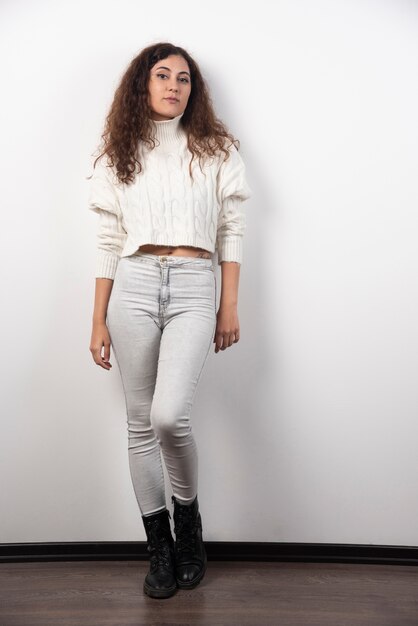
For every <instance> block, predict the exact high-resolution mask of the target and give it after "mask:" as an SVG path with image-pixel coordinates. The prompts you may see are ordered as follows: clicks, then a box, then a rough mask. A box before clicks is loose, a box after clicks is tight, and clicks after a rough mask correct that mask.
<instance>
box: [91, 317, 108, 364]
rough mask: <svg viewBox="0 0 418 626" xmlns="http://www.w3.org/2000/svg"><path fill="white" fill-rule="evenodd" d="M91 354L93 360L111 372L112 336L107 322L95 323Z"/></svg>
mask: <svg viewBox="0 0 418 626" xmlns="http://www.w3.org/2000/svg"><path fill="white" fill-rule="evenodd" d="M103 346H104V354H103V356H102V348H103ZM90 352H91V353H92V355H93V360H94V362H95V363H97V365H100V366H101V367H103V368H104V369H105V370H110V368H111V367H112V364H111V363H110V362H109V359H110V335H109V331H108V329H107V326H106V323H105V322H93V331H92V333H91V341H90Z"/></svg>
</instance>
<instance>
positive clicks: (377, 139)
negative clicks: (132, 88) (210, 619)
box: [0, 0, 418, 545]
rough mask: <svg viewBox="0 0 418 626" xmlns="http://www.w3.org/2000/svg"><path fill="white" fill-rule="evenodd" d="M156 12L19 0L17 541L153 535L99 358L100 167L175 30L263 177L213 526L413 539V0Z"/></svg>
mask: <svg viewBox="0 0 418 626" xmlns="http://www.w3.org/2000/svg"><path fill="white" fill-rule="evenodd" d="M151 7H152V8H148V5H147V3H140V2H133V1H128V0H125V1H123V0H122V1H118V2H116V1H113V2H103V1H100V2H99V1H97V2H74V1H72V2H53V1H38V2H29V1H26V2H23V1H20V2H11V1H9V2H3V3H2V5H1V7H0V13H1V15H0V17H1V19H0V42H1V43H0V46H1V55H0V59H1V64H2V81H3V90H2V101H1V105H2V115H1V116H0V124H1V129H0V130H1V138H2V141H1V143H2V151H1V158H2V198H1V200H2V237H1V246H0V255H1V258H0V262H1V265H2V330H3V332H2V341H1V381H2V405H3V407H2V409H3V410H2V418H1V433H0V441H1V443H0V445H1V450H0V452H1V455H0V476H1V484H0V492H1V501H2V511H1V516H0V542H44V541H45V542H49V541H51V542H54V541H55V542H60V541H67V542H71V541H123V540H128V541H132V540H144V539H145V533H144V530H143V528H142V523H141V520H140V514H139V510H138V507H137V503H136V500H135V496H134V492H133V488H132V484H131V479H130V475H129V466H128V456H127V426H126V420H125V405H124V398H123V394H122V388H121V383H120V378H119V372H118V370H117V365H116V361H115V360H114V359H111V361H112V362H113V369H112V370H111V371H110V372H107V371H105V370H103V369H101V368H99V367H98V366H97V365H95V364H94V362H93V360H92V358H91V354H90V352H89V343H90V334H91V316H92V311H93V298H94V259H95V246H96V227H97V222H96V218H97V216H95V215H94V214H93V213H92V212H90V211H88V210H87V192H88V181H86V180H85V177H86V176H88V175H89V174H90V173H91V170H90V166H91V163H92V158H91V155H92V153H93V152H94V150H95V149H96V147H97V145H98V142H99V136H100V133H101V131H102V127H103V122H104V117H105V114H106V113H107V110H108V107H109V105H110V102H111V99H112V96H113V92H114V89H115V87H116V85H117V83H118V81H119V78H120V76H121V75H122V73H123V71H124V70H125V68H126V67H127V64H128V63H129V62H130V60H131V58H133V56H135V55H136V54H137V53H138V52H139V51H140V49H142V48H143V47H144V46H146V45H149V44H150V43H154V42H156V41H158V40H169V41H172V42H173V43H176V44H179V45H182V46H184V47H186V48H187V49H188V50H189V51H190V53H191V54H192V55H193V56H194V57H195V58H196V60H197V61H198V63H199V64H200V66H201V69H202V71H203V73H204V75H205V77H206V79H207V80H208V83H209V85H210V88H211V92H212V95H213V99H214V103H215V106H216V110H217V113H218V114H219V115H220V117H221V118H222V119H223V120H224V121H225V122H226V123H227V124H228V125H229V127H230V129H231V130H232V132H233V133H235V135H236V136H238V138H239V139H240V140H241V150H242V155H243V158H244V159H245V161H246V163H247V168H248V176H249V181H250V184H251V186H252V188H253V191H254V195H253V198H252V199H251V200H250V201H248V203H247V205H246V206H247V216H248V217H247V224H248V225H247V235H246V239H245V243H244V263H243V266H242V270H241V279H240V303H239V317H240V325H241V339H240V342H239V343H238V344H236V345H234V346H233V347H232V348H230V349H228V350H226V351H225V352H222V351H221V352H219V353H218V354H215V353H214V352H213V351H211V352H210V354H209V357H208V361H207V363H206V367H205V370H204V374H203V376H202V379H201V382H200V384H199V389H198V391H197V394H196V397H195V404H194V408H193V412H192V420H193V428H194V433H195V437H196V440H197V443H198V447H199V500H200V506H201V511H202V519H203V524H204V538H205V539H206V540H207V541H213V540H217V541H279V542H294V541H296V542H331V543H365V544H366V543H370V544H394V545H395V544H396V545H417V544H418V528H417V524H416V520H417V516H418V500H417V498H416V485H417V479H418V468H417V455H416V442H417V436H418V419H417V417H418V391H417V389H418V385H417V373H418V350H417V347H418V344H417V339H418V330H417V321H418V281H417V269H418V268H417V265H418V246H417V239H418V213H417V201H418V187H417V166H418V158H417V145H418V142H417V139H418V124H417V114H416V112H417V110H418V87H417V81H416V77H417V75H418V67H417V66H418V5H417V4H416V3H415V2H412V1H410V2H407V1H405V0H403V1H402V0H401V1H399V0H393V1H380V2H379V1H377V0H376V1H374V2H372V1H370V0H367V1H361V2H360V1H355V0H352V1H349V0H338V1H331V0H328V1H327V0H318V1H316V2H310V1H309V0H305V1H301V0H299V1H296V2H295V1H294V0H282V1H276V2H274V3H273V2H267V1H262V2H257V3H256V5H254V7H252V8H250V9H246V8H245V5H242V4H241V3H240V2H238V1H235V2H220V1H215V2H211V4H210V8H209V5H208V8H207V9H202V8H201V5H196V4H195V3H193V2H191V1H183V0H178V1H177V2H175V3H173V2H167V1H166V0H162V1H161V2H159V3H158V4H155V5H151ZM197 7H199V8H197ZM217 272H218V273H217V279H218V281H220V270H219V268H217ZM218 285H219V282H218ZM218 295H219V294H218ZM166 479H167V500H168V502H169V505H170V506H171V502H170V500H169V498H170V495H171V488H170V486H169V483H168V476H167V474H166Z"/></svg>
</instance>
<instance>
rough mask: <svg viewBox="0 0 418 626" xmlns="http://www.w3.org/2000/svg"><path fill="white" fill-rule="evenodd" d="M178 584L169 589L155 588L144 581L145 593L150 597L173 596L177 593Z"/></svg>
mask: <svg viewBox="0 0 418 626" xmlns="http://www.w3.org/2000/svg"><path fill="white" fill-rule="evenodd" d="M176 590H177V584H176V585H174V587H170V588H168V589H154V588H153V587H150V586H149V585H147V583H144V593H145V594H146V595H147V596H149V597H150V598H171V596H173V595H174V594H175V593H176Z"/></svg>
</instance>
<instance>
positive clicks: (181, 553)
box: [171, 496, 207, 589]
mask: <svg viewBox="0 0 418 626" xmlns="http://www.w3.org/2000/svg"><path fill="white" fill-rule="evenodd" d="M171 500H172V502H173V503H174V513H173V519H174V532H175V534H176V542H175V546H174V554H175V574H176V579H177V585H178V587H180V588H181V589H192V588H193V587H196V585H198V584H199V583H200V581H201V580H202V578H203V576H204V574H205V571H206V568H207V556H206V550H205V546H204V544H203V538H202V518H201V515H200V513H199V503H198V500H197V496H196V497H195V499H194V500H193V502H192V503H191V504H181V502H180V501H178V500H177V499H176V498H175V497H174V496H171Z"/></svg>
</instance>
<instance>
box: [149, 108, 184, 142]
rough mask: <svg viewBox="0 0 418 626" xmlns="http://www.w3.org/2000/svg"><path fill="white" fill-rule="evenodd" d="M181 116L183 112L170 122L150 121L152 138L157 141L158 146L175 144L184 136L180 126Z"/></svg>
mask: <svg viewBox="0 0 418 626" xmlns="http://www.w3.org/2000/svg"><path fill="white" fill-rule="evenodd" d="M183 115H184V111H183V113H180V115H177V116H176V117H173V118H172V119H170V120H151V121H152V122H153V128H154V136H155V137H156V138H157V139H158V141H159V144H160V146H165V145H170V144H173V143H177V142H178V141H179V140H180V139H181V138H182V137H183V136H184V129H183V127H182V126H181V124H180V120H181V118H182V117H183Z"/></svg>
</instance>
